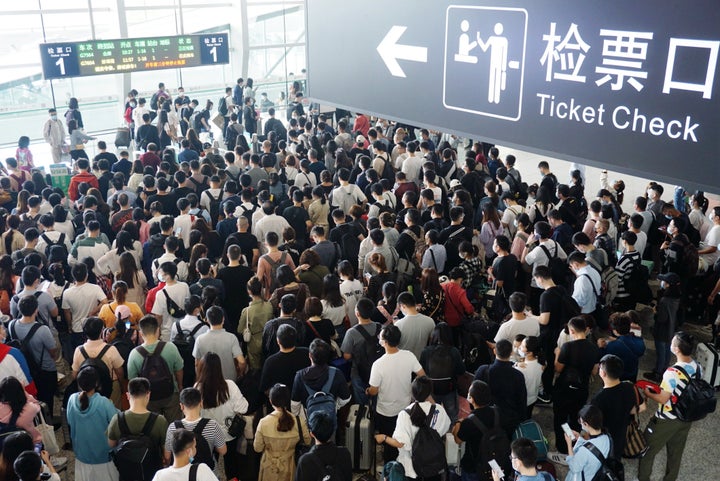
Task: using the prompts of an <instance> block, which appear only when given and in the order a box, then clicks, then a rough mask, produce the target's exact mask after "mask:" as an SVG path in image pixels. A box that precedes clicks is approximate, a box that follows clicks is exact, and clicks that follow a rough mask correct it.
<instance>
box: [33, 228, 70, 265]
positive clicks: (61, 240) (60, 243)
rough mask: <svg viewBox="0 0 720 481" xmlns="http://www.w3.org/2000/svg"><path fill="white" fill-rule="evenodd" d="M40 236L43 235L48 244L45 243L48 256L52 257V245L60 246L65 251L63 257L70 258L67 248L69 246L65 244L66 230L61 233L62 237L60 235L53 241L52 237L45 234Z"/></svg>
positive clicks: (46, 255)
mask: <svg viewBox="0 0 720 481" xmlns="http://www.w3.org/2000/svg"><path fill="white" fill-rule="evenodd" d="M40 237H42V239H43V240H44V241H45V244H46V245H45V257H48V258H49V257H50V248H51V247H53V246H58V247H60V248H61V249H62V251H63V254H64V255H63V259H67V258H68V250H67V246H66V245H65V233H64V232H63V233H61V234H60V237H58V240H57V242H53V241H51V240H50V238H49V237H48V236H47V235H45V234H43V235H41V236H40Z"/></svg>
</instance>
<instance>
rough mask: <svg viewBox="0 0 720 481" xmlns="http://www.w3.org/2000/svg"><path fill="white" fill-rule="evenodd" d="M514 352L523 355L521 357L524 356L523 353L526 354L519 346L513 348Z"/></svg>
mask: <svg viewBox="0 0 720 481" xmlns="http://www.w3.org/2000/svg"><path fill="white" fill-rule="evenodd" d="M515 352H516V353H517V355H518V356H520V357H523V358H524V357H525V354H527V353H526V352H525V351H523V350H522V348H519V347H518V348H517V349H515Z"/></svg>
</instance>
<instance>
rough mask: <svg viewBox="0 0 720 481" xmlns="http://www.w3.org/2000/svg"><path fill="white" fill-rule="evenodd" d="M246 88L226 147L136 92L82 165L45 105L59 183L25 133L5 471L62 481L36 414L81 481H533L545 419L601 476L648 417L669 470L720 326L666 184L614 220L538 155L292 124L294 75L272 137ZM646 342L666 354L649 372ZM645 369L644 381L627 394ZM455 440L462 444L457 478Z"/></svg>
mask: <svg viewBox="0 0 720 481" xmlns="http://www.w3.org/2000/svg"><path fill="white" fill-rule="evenodd" d="M255 91H256V90H255V89H254V88H253V84H252V80H251V79H247V81H244V80H243V79H238V82H237V85H236V86H235V87H234V88H233V87H228V88H227V89H226V95H225V96H224V97H222V99H221V100H220V102H218V108H217V114H218V115H219V116H220V120H219V121H218V122H217V123H215V125H216V126H217V127H218V128H219V129H220V130H221V131H222V138H223V141H222V142H220V141H215V142H214V143H211V142H212V139H210V142H206V143H202V142H201V141H200V138H201V134H204V133H210V132H211V131H212V126H211V124H210V122H211V118H212V119H217V116H215V117H211V112H212V111H213V107H214V103H213V102H212V101H210V100H208V101H207V102H206V105H205V108H204V109H202V110H198V101H197V100H190V99H189V97H186V96H185V93H184V91H179V92H178V96H177V97H176V98H175V99H172V97H171V95H170V94H169V93H168V92H167V91H166V89H165V86H164V85H163V84H162V83H161V84H160V85H159V89H158V91H157V92H155V93H154V94H153V95H152V97H151V99H150V101H149V103H148V102H147V101H146V99H144V98H139V97H137V92H135V91H132V92H130V94H129V96H128V101H127V104H126V111H125V120H126V122H127V124H128V126H130V127H131V128H132V137H133V139H134V145H135V146H136V148H137V149H138V150H139V151H140V152H141V153H142V154H141V155H140V156H139V158H138V159H137V160H132V157H131V155H130V152H128V151H126V150H121V151H120V152H118V156H116V155H115V154H113V153H111V152H110V151H108V150H107V145H106V144H105V143H104V142H102V141H99V142H98V149H99V150H100V153H99V154H98V155H97V156H96V157H95V158H93V159H89V158H88V155H87V153H86V152H85V150H84V148H83V145H84V143H85V142H87V141H89V140H92V137H91V136H90V135H87V134H86V133H85V132H84V130H83V121H82V115H81V114H80V110H79V104H78V102H77V100H76V99H72V101H71V104H70V108H69V109H68V112H67V113H66V114H65V118H64V119H58V118H57V111H56V110H55V109H51V110H50V111H49V115H50V118H49V120H48V121H47V123H46V125H45V127H44V132H43V133H44V137H45V139H46V141H47V142H48V143H50V145H51V147H52V157H53V161H55V162H59V161H60V160H61V158H62V156H63V154H65V153H66V151H67V153H69V154H70V156H71V157H72V159H73V160H72V174H73V175H72V179H71V182H70V185H69V188H68V190H67V191H64V190H62V189H60V188H58V187H53V186H52V185H50V184H49V183H48V182H49V181H48V179H46V178H45V177H44V176H43V175H42V174H41V173H39V172H38V171H36V170H35V169H34V167H35V164H34V163H33V162H35V163H37V159H34V160H33V156H32V154H31V153H30V151H29V149H28V142H27V139H26V138H23V139H21V141H20V143H19V147H18V153H17V155H16V157H15V158H9V159H7V160H6V162H5V164H6V165H5V167H6V171H5V172H4V174H6V175H4V176H3V177H0V203H1V204H2V211H0V231H2V239H1V241H0V310H1V311H2V313H3V314H4V315H6V316H7V317H6V318H5V319H6V321H5V322H4V323H3V324H2V325H1V326H0V339H2V341H4V343H2V344H0V376H1V377H2V381H0V423H2V424H0V431H1V432H2V433H3V434H2V438H1V439H0V443H1V444H2V455H1V456H0V473H2V479H8V480H15V479H20V480H22V481H30V480H35V479H40V478H39V477H38V476H40V473H41V472H45V473H47V475H48V476H50V479H58V477H57V473H55V472H54V468H53V462H52V459H51V458H50V456H49V455H48V454H47V452H46V451H43V450H42V448H43V444H42V443H43V437H42V436H41V434H40V432H39V431H38V429H37V428H36V424H35V423H34V422H33V419H36V418H37V416H38V413H39V412H41V407H42V410H43V411H44V412H46V414H47V416H48V417H49V419H51V420H55V419H59V420H60V421H59V422H58V425H59V424H62V425H63V426H65V428H66V429H65V431H66V432H67V433H68V436H67V437H66V439H65V441H66V443H67V444H66V446H65V448H66V449H72V451H73V452H74V456H75V477H76V478H75V479H77V480H80V481H86V480H92V479H111V480H118V479H119V480H122V481H131V480H138V479H143V480H150V479H155V480H157V481H164V480H185V479H189V480H202V481H205V480H215V479H217V477H216V476H217V473H219V470H220V463H219V460H220V458H222V466H223V469H224V473H223V474H224V476H225V479H227V480H234V479H240V480H248V481H249V480H255V479H257V480H261V481H268V480H280V481H282V480H288V481H289V480H291V479H295V480H298V481H304V480H320V479H329V480H341V479H342V480H350V479H351V477H352V472H353V470H357V469H358V466H359V463H360V461H359V459H358V454H357V449H358V448H357V444H358V443H361V442H370V440H372V441H374V442H376V443H377V444H378V445H381V446H382V458H383V459H382V464H384V465H385V467H386V470H385V471H386V476H387V477H388V479H390V480H391V481H395V480H396V479H401V478H398V477H397V476H398V474H397V473H402V474H400V475H399V476H404V477H405V479H422V480H426V481H430V480H435V479H438V480H439V479H443V477H444V476H447V475H448V474H452V475H454V476H457V477H458V478H461V479H462V480H466V481H475V480H489V479H498V478H499V477H500V476H501V475H500V474H499V471H498V469H503V471H504V475H505V478H504V479H512V478H513V476H514V475H513V474H512V473H516V475H517V478H516V479H519V480H524V481H530V480H540V479H544V480H548V479H554V478H553V474H551V472H550V469H549V468H548V464H547V463H546V464H542V465H538V464H537V463H538V461H539V460H540V459H541V458H542V457H543V456H545V454H544V453H542V452H541V451H538V447H537V441H538V440H537V439H528V438H526V437H525V436H524V435H523V434H522V427H523V426H525V425H526V423H527V422H528V421H531V420H533V418H536V419H537V418H539V417H542V416H552V425H553V430H554V443H555V446H554V448H555V449H554V450H553V451H552V452H550V453H548V454H547V458H548V459H549V460H550V461H552V462H553V463H555V464H556V465H564V466H566V467H567V470H568V475H567V476H568V477H567V478H566V479H568V480H574V479H580V476H582V477H583V478H582V479H587V480H591V479H596V478H594V476H595V475H596V473H597V472H598V471H599V470H600V469H601V468H602V467H603V466H606V465H608V464H609V461H608V460H610V459H613V460H615V461H617V463H615V465H620V466H621V464H620V462H621V460H622V456H623V453H624V452H625V449H626V432H627V430H628V425H630V424H631V422H634V420H635V419H636V416H637V414H638V410H639V408H640V405H644V404H643V402H642V400H643V399H644V398H649V399H651V400H653V401H656V402H657V403H658V408H657V412H656V414H655V415H654V417H653V418H652V421H651V425H650V426H649V427H648V430H647V432H646V440H647V445H648V450H647V453H646V454H645V455H644V457H642V458H641V459H640V461H639V480H640V481H648V480H649V479H650V475H651V472H652V467H653V461H654V457H655V455H656V454H657V453H658V452H659V451H660V450H661V449H662V448H663V447H667V452H668V457H667V467H666V469H665V473H666V474H665V477H664V479H665V480H666V481H673V480H675V479H677V477H678V471H679V468H680V460H681V458H682V453H683V449H684V445H685V440H686V438H687V435H688V431H689V429H690V426H691V422H690V421H688V420H686V419H685V418H684V417H683V415H682V413H680V412H679V408H678V406H677V405H676V403H677V400H678V398H679V397H680V395H681V394H682V391H683V389H684V388H685V387H686V386H688V385H689V384H690V379H691V378H693V377H694V376H695V374H696V373H697V372H699V369H700V368H699V367H698V365H697V363H696V362H695V361H694V360H693V358H692V354H693V349H694V347H695V340H694V339H693V337H692V336H690V335H689V334H687V333H684V332H682V331H681V330H680V326H681V324H682V323H683V322H685V321H686V320H687V319H689V318H691V317H692V316H696V315H697V313H696V309H697V305H698V304H702V305H703V306H706V307H707V312H706V311H705V310H703V311H702V312H703V315H704V316H711V317H710V319H712V320H713V321H714V319H715V317H714V316H715V315H716V314H717V309H718V308H717V306H718V302H717V294H718V292H719V291H720V282H718V280H717V278H718V275H717V273H718V272H720V268H719V267H720V266H719V265H718V262H717V260H718V257H719V253H718V244H720V207H714V208H712V209H709V210H708V201H707V199H706V198H705V196H704V195H703V193H702V192H696V193H695V194H693V195H688V194H687V193H686V192H685V191H684V190H683V189H682V188H677V189H676V191H675V192H674V196H673V199H672V201H670V202H666V201H664V200H663V199H662V196H663V195H664V192H663V187H662V186H661V185H659V184H657V183H654V182H651V183H650V184H649V185H648V187H647V190H646V192H643V193H642V194H641V195H639V196H637V197H635V198H633V199H632V200H631V202H625V201H624V194H625V192H624V190H625V186H624V183H623V182H622V181H617V182H614V183H610V182H609V181H608V178H607V172H604V173H603V177H602V178H601V179H600V180H601V184H602V186H603V188H602V190H600V191H599V192H597V193H594V192H593V193H589V192H586V191H585V187H584V180H585V179H584V171H583V170H582V169H580V168H579V169H578V170H574V171H572V172H571V174H570V176H569V181H568V183H566V184H565V183H562V182H561V181H560V180H559V179H558V177H557V176H556V175H555V174H553V173H552V171H551V170H550V165H549V164H548V163H547V162H544V161H543V162H540V164H539V165H538V169H539V171H540V173H541V174H542V181H541V182H540V183H539V184H533V185H528V184H527V183H525V182H523V180H522V174H521V172H520V171H519V170H518V169H517V167H516V159H515V157H514V156H512V155H507V156H506V157H505V159H504V160H503V159H501V156H500V152H499V150H498V148H496V147H494V146H492V145H488V144H483V143H481V142H472V141H470V140H468V139H462V138H458V137H456V136H454V135H449V134H441V133H437V132H430V131H428V130H426V129H417V128H415V127H413V126H409V125H402V124H400V123H396V122H391V121H386V120H382V119H370V118H369V117H367V116H365V115H363V114H360V113H358V114H353V115H351V114H350V113H349V112H341V111H338V112H336V116H335V117H333V116H330V115H329V114H328V115H327V116H326V115H323V114H317V112H313V111H311V112H307V113H306V112H305V111H304V109H303V104H302V92H301V91H300V85H299V84H298V85H293V89H292V91H291V96H292V98H293V99H294V102H293V103H292V104H291V106H290V108H289V109H288V119H287V120H288V121H287V122H285V121H282V120H279V119H276V118H275V114H276V112H275V110H274V108H273V107H272V106H271V105H269V103H268V101H267V98H266V97H264V98H263V100H262V102H264V105H263V104H261V105H257V106H256V104H255ZM270 103H271V102H270ZM241 106H242V107H241ZM258 108H262V109H263V110H264V111H266V112H267V115H268V119H267V121H266V122H265V123H264V130H263V129H262V127H263V125H262V123H259V122H258V120H259V114H258V112H257V110H258ZM153 122H155V124H153ZM213 122H214V121H213ZM240 122H242V123H240ZM66 132H67V134H69V135H70V139H69V140H68V139H67V138H66ZM219 145H224V146H226V147H227V149H223V150H224V151H223V150H221V149H220V148H219ZM596 194H597V195H596ZM708 214H709V215H708ZM654 278H657V279H658V280H659V281H660V289H659V291H658V292H657V293H655V292H653V290H651V289H650V285H651V283H650V279H654ZM638 304H641V305H645V306H649V308H652V309H653V310H654V325H653V328H652V333H650V332H645V333H642V331H641V329H642V327H643V326H641V324H642V322H641V320H640V316H639V314H638V312H637V308H638ZM645 327H646V328H647V325H646V326H645ZM715 329H716V326H715V325H714V326H713V333H714V336H715V337H716V334H717V333H716V332H715ZM643 335H645V337H647V338H651V339H653V340H654V343H655V348H656V361H655V365H654V369H653V370H652V371H651V372H646V373H642V374H641V373H639V360H640V358H641V357H642V356H643V355H645V343H644V341H643ZM468 372H470V373H471V374H470V375H468V374H467V373H468ZM596 374H599V377H600V379H601V380H602V384H603V387H602V389H601V390H599V391H598V392H591V382H590V380H591V377H592V376H593V375H596ZM641 377H644V378H646V379H648V380H650V381H652V382H654V383H656V384H658V385H659V387H658V388H657V389H653V388H648V389H645V390H643V391H642V392H641V391H639V390H638V389H637V388H636V387H635V386H634V384H633V383H634V382H635V381H637V380H638V379H639V378H641ZM56 395H57V396H56ZM58 396H59V397H58ZM542 404H545V405H549V404H551V405H552V408H551V410H549V409H548V410H541V409H540V408H537V409H535V408H536V406H537V405H542ZM357 405H359V406H363V407H365V408H369V409H370V411H371V413H372V414H371V417H372V421H373V426H374V430H373V431H372V432H370V433H366V434H367V435H368V436H371V437H369V438H368V439H367V440H362V441H360V440H358V436H360V435H359V434H358V433H357V430H358V429H359V427H358V426H359V419H353V418H351V417H350V413H351V412H352V413H356V412H358V411H357V410H356V409H353V406H357ZM58 406H59V407H60V410H59V411H58ZM361 412H362V411H361ZM550 413H551V414H550ZM681 419H683V420H681ZM518 429H520V430H521V434H520V435H519V436H518V435H517V434H516V430H518ZM433 433H434V434H433ZM513 438H514V440H513V441H512V443H510V440H511V439H513ZM491 439H492V441H490V440H491ZM138 440H140V441H141V444H142V448H143V449H144V450H145V451H143V452H145V453H146V455H145V456H143V457H142V458H140V459H143V461H142V463H138V462H137V458H136V457H134V456H136V455H137V453H138V449H139V448H138ZM132 441H134V443H133V442H132ZM533 441H536V442H533ZM438 442H440V443H442V445H438V444H437V443H438ZM450 443H455V444H458V445H460V444H463V443H464V444H465V445H466V448H465V450H464V454H463V455H462V457H461V459H460V460H458V461H457V463H456V464H457V466H456V467H454V468H453V469H452V470H451V471H450V472H448V466H447V464H448V463H447V459H445V457H444V453H445V452H446V448H445V447H443V445H446V444H450ZM344 446H348V447H350V449H348V448H346V447H344ZM434 448H438V449H434ZM36 452H39V454H36ZM438 452H440V454H441V455H442V456H441V457H440V458H438V456H437V453H438ZM491 460H494V461H495V462H496V463H497V465H498V469H495V468H493V467H492V466H491V464H490V463H489V461H491ZM626 462H627V461H626ZM538 466H541V468H538ZM553 471H554V470H553ZM46 478H47V477H45V478H43V479H46Z"/></svg>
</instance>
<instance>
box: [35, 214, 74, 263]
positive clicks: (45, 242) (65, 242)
mask: <svg viewBox="0 0 720 481" xmlns="http://www.w3.org/2000/svg"><path fill="white" fill-rule="evenodd" d="M39 224H40V225H39V227H41V228H42V230H43V233H42V234H40V238H39V239H38V243H37V246H36V249H37V250H38V252H44V253H45V255H46V256H47V254H48V253H49V250H50V247H52V246H54V245H61V246H62V247H63V248H64V249H65V253H66V254H67V253H68V252H70V248H71V247H72V244H71V243H70V238H69V237H68V236H66V235H65V234H64V233H62V232H58V231H56V230H55V217H53V215H52V214H44V215H41V216H40V223H39Z"/></svg>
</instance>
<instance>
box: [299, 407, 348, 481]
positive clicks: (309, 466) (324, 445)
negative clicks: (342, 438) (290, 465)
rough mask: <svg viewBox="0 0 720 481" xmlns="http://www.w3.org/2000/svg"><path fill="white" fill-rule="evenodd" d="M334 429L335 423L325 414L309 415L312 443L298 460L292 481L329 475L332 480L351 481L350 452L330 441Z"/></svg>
mask: <svg viewBox="0 0 720 481" xmlns="http://www.w3.org/2000/svg"><path fill="white" fill-rule="evenodd" d="M335 428H336V426H335V421H334V420H333V418H332V416H330V415H328V414H327V413H326V412H323V411H317V412H314V413H312V414H311V415H310V418H309V419H308V429H309V431H310V436H311V437H312V439H313V442H314V443H313V446H312V448H310V451H308V452H307V453H305V454H303V455H302V456H300V458H299V459H298V463H297V469H296V470H295V477H294V481H316V480H318V479H323V477H324V476H326V475H328V474H330V473H332V474H331V476H332V479H338V480H342V481H350V480H351V479H352V476H353V473H352V460H351V458H350V451H349V450H348V449H347V448H346V447H343V446H336V445H335V443H333V442H332V440H331V438H332V435H333V433H334V432H335ZM330 470H332V471H330Z"/></svg>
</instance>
